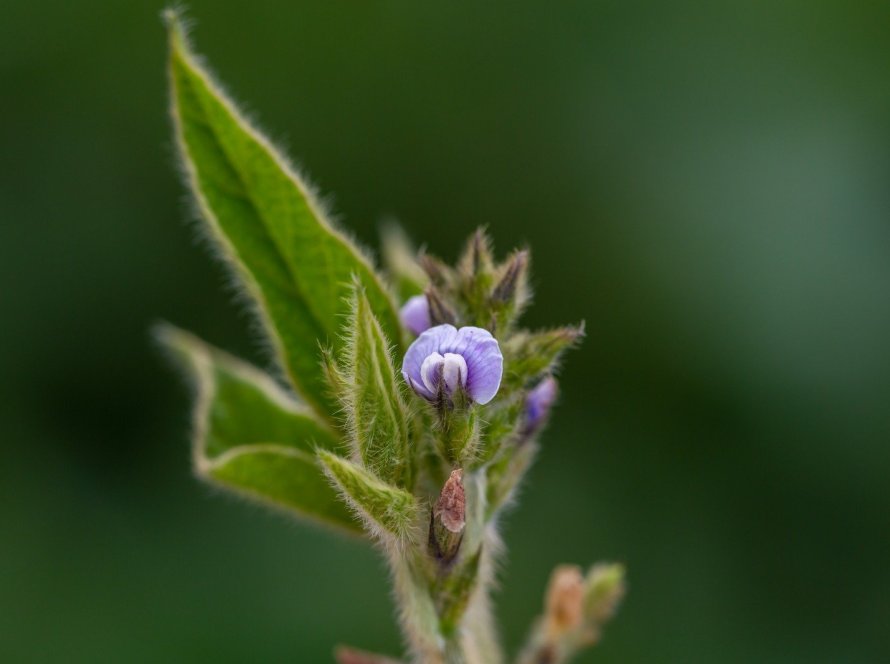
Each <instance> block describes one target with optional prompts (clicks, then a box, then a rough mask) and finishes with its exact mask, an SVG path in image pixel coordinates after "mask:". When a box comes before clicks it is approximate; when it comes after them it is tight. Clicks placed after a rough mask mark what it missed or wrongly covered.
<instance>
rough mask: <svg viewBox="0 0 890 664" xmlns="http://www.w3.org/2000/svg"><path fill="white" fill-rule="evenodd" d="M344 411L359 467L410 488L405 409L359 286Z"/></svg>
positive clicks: (377, 325)
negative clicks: (358, 459) (360, 462)
mask: <svg viewBox="0 0 890 664" xmlns="http://www.w3.org/2000/svg"><path fill="white" fill-rule="evenodd" d="M351 301H352V307H351V309H352V310H351V312H350V316H349V324H348V326H347V327H348V329H349V330H350V335H349V343H348V345H347V347H346V351H345V353H344V355H345V358H344V359H345V365H346V366H345V371H346V376H345V383H346V385H345V387H344V392H345V398H344V400H343V401H344V407H345V410H346V413H347V416H348V418H349V425H350V431H351V433H352V436H353V438H354V441H353V442H354V445H355V448H356V451H357V452H358V455H359V457H360V458H361V460H362V464H363V465H364V467H365V468H367V469H368V470H370V471H371V472H372V473H373V474H374V475H376V476H377V477H379V478H381V479H382V480H383V481H384V482H388V483H390V484H395V485H396V486H410V485H411V475H412V472H411V461H410V457H409V448H408V408H407V406H406V405H405V402H404V400H403V399H402V394H401V392H400V388H399V381H398V379H397V373H396V370H395V367H394V366H393V360H392V356H391V354H390V352H389V344H388V342H387V339H386V337H385V336H384V334H383V330H382V329H381V327H380V323H379V322H378V321H377V318H376V317H375V316H374V313H373V312H372V311H371V305H370V303H369V302H368V298H367V296H366V295H365V292H364V290H363V289H362V288H361V286H360V285H356V288H355V293H354V294H353V296H352V298H351Z"/></svg>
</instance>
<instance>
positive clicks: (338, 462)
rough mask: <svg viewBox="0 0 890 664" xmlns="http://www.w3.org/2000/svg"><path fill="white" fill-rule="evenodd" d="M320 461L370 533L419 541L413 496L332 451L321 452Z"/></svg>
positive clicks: (416, 512) (417, 511)
mask: <svg viewBox="0 0 890 664" xmlns="http://www.w3.org/2000/svg"><path fill="white" fill-rule="evenodd" d="M318 458H319V459H320V461H321V463H322V466H323V467H324V469H325V471H326V472H327V474H328V477H329V478H330V479H331V481H332V482H333V483H334V485H335V486H336V487H337V489H338V490H339V491H340V495H341V497H342V498H343V499H344V500H345V501H346V503H347V504H348V505H349V506H350V507H352V509H353V510H355V512H356V513H357V514H358V515H359V516H361V517H362V520H363V521H364V522H365V528H366V529H367V530H368V531H369V532H370V534H372V535H375V536H378V537H379V536H384V537H385V536H390V537H393V538H395V539H396V540H397V541H399V542H403V541H406V540H409V539H414V538H416V532H415V531H416V527H417V525H418V521H417V520H418V515H419V510H420V507H419V505H418V503H417V500H416V499H415V498H414V496H412V495H411V494H410V493H408V492H407V491H404V490H402V489H399V488H398V487H395V486H392V485H390V484H387V483H385V482H383V481H382V480H380V479H379V478H378V477H375V476H374V475H372V474H371V473H369V472H368V471H367V470H365V469H364V468H362V467H361V466H359V465H357V464H355V463H353V462H351V461H349V460H348V459H344V458H343V457H341V456H338V455H336V454H334V453H332V452H328V451H326V450H319V451H318Z"/></svg>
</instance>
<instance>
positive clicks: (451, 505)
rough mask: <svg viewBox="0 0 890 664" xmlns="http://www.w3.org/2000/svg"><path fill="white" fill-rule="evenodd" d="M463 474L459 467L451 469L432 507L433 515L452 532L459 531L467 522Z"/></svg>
mask: <svg viewBox="0 0 890 664" xmlns="http://www.w3.org/2000/svg"><path fill="white" fill-rule="evenodd" d="M463 475H464V472H463V471H462V470H461V469H460V468H458V469H457V470H452V471H451V475H450V476H449V477H448V480H447V481H446V482H445V486H444V487H442V493H441V494H439V500H438V501H437V502H436V507H435V508H434V509H433V516H434V517H436V518H437V519H441V521H442V525H443V526H445V527H446V528H447V529H448V530H450V531H451V532H452V533H459V532H460V531H462V530H463V529H464V526H465V525H466V523H467V520H466V517H467V498H466V494H465V493H464V485H463Z"/></svg>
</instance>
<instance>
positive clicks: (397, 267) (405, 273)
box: [381, 221, 429, 301]
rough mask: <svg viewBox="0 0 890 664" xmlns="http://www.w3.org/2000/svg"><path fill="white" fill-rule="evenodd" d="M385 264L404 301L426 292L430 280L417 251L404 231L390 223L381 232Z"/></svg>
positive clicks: (392, 222) (395, 224) (394, 223)
mask: <svg viewBox="0 0 890 664" xmlns="http://www.w3.org/2000/svg"><path fill="white" fill-rule="evenodd" d="M381 239H382V240H383V262H384V265H385V266H386V271H387V273H388V274H389V278H390V281H391V282H392V283H393V284H395V286H396V289H397V291H398V294H399V297H400V298H401V300H402V301H405V300H407V299H408V298H409V297H411V296H412V295H420V294H421V293H423V291H424V290H426V287H427V284H428V283H429V278H428V277H427V276H426V273H425V272H424V271H423V268H422V267H420V263H419V262H418V261H417V251H416V250H415V249H414V245H413V244H412V243H411V240H410V239H409V238H408V235H407V234H406V233H405V231H404V229H403V228H402V227H401V226H399V225H398V224H397V223H396V222H394V221H390V222H388V223H387V224H386V225H385V226H384V227H383V229H382V231H381Z"/></svg>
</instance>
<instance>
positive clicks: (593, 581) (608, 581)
mask: <svg viewBox="0 0 890 664" xmlns="http://www.w3.org/2000/svg"><path fill="white" fill-rule="evenodd" d="M624 593H625V585H624V566H623V565H619V564H615V563H597V564H596V565H594V566H593V567H591V568H590V571H589V572H588V573H587V578H586V579H585V580H584V616H585V618H586V619H587V620H588V621H590V622H592V623H594V624H596V625H601V624H602V623H604V622H606V621H607V620H608V619H609V618H611V617H612V614H613V613H615V609H616V608H617V607H618V603H619V602H620V601H621V599H622V598H623V597H624Z"/></svg>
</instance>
